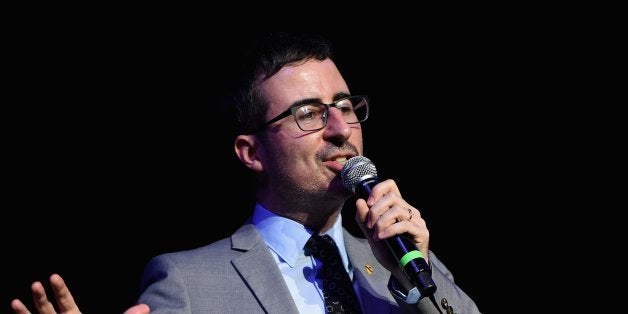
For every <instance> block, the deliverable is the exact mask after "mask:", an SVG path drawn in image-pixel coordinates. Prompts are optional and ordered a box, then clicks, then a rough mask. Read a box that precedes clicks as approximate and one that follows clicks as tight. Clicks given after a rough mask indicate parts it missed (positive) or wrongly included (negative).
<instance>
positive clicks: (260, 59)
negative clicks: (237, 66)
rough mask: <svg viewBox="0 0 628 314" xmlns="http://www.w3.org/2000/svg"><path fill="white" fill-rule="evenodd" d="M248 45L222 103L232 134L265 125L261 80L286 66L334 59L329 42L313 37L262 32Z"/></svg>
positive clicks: (322, 38)
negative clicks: (230, 119)
mask: <svg viewBox="0 0 628 314" xmlns="http://www.w3.org/2000/svg"><path fill="white" fill-rule="evenodd" d="M250 45H251V46H250V47H249V48H248V49H247V50H246V57H245V60H242V63H241V70H240V71H239V72H240V73H239V74H238V75H237V76H238V78H237V80H236V86H234V87H233V88H232V92H231V93H230V96H229V97H227V102H226V103H225V105H226V106H227V107H228V109H229V111H230V112H231V114H232V115H233V117H234V123H235V124H234V127H235V135H239V134H251V133H252V132H253V131H254V130H255V129H256V128H257V127H258V126H259V125H261V124H262V123H264V122H265V121H264V119H265V116H266V111H267V110H268V104H267V102H266V101H265V99H263V97H262V95H261V94H260V92H259V88H258V87H259V83H260V82H261V81H263V80H265V79H267V78H269V77H271V76H273V75H275V74H276V73H277V72H279V70H281V69H282V68H283V67H285V66H286V65H293V64H298V63H302V62H306V61H308V60H313V59H315V60H325V59H328V58H329V59H332V58H333V56H332V47H331V44H330V42H329V41H328V40H327V39H326V38H324V37H322V36H320V35H315V34H308V33H287V32H270V33H264V34H262V35H260V36H258V37H256V39H254V40H252V41H251V42H250Z"/></svg>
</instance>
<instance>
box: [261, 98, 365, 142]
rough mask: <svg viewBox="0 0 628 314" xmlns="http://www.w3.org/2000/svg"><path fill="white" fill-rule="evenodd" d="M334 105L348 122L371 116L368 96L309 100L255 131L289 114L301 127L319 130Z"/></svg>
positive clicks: (309, 130) (362, 120)
mask: <svg viewBox="0 0 628 314" xmlns="http://www.w3.org/2000/svg"><path fill="white" fill-rule="evenodd" d="M330 107H334V108H336V109H338V110H340V112H341V113H342V117H343V118H344V120H345V122H346V123H348V124H354V123H360V122H364V121H366V119H367V118H368V117H369V104H368V98H367V97H366V96H361V95H356V96H349V97H345V98H341V99H338V100H336V101H334V102H333V103H331V104H324V103H317V102H308V103H303V104H299V105H296V106H292V107H290V108H288V110H286V111H284V112H282V113H280V114H279V115H277V116H276V117H274V118H272V119H270V120H269V121H268V122H266V123H264V124H262V125H260V126H259V127H258V128H256V129H255V130H254V131H253V133H257V132H259V131H261V130H263V129H264V128H266V127H267V126H269V125H270V124H271V123H273V122H276V121H279V120H281V119H283V118H285V117H287V116H289V115H292V116H293V117H294V120H295V121H296V122H297V125H298V126H299V129H301V130H303V131H306V132H311V131H318V130H320V129H322V128H324V127H325V126H326V125H327V118H328V117H329V108H330Z"/></svg>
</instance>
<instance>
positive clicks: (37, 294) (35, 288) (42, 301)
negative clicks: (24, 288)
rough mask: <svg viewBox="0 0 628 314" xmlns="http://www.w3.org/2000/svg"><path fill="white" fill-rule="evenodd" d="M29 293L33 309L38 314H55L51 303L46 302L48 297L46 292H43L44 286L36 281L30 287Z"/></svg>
mask: <svg viewBox="0 0 628 314" xmlns="http://www.w3.org/2000/svg"><path fill="white" fill-rule="evenodd" d="M31 292H32V293H33V302H34V304H35V309H37V312H38V313H39V314H55V313H56V311H55V308H54V306H52V303H50V301H48V297H47V296H46V290H44V286H43V285H42V284H41V282H39V281H36V282H34V283H33V284H32V285H31Z"/></svg>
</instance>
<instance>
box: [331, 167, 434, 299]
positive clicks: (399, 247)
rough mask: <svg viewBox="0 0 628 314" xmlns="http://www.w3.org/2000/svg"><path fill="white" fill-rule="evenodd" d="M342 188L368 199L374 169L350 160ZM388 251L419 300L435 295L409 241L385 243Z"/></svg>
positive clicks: (429, 273)
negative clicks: (418, 295)
mask: <svg viewBox="0 0 628 314" xmlns="http://www.w3.org/2000/svg"><path fill="white" fill-rule="evenodd" d="M340 176H341V177H342V184H343V185H344V186H345V188H347V189H348V190H351V191H352V192H353V193H355V194H356V196H358V197H359V198H362V199H365V200H366V199H367V198H368V197H369V195H370V194H371V190H372V188H373V187H374V186H375V185H376V184H377V183H378V181H377V170H376V169H375V165H374V164H373V162H371V161H370V160H369V159H368V158H366V157H364V156H356V157H352V158H349V160H347V162H346V163H345V164H344V166H343V167H342V170H341V171H340ZM385 242H386V244H387V246H388V248H389V249H390V251H391V253H392V254H393V256H394V257H395V260H397V261H399V265H400V266H401V269H402V270H403V273H404V274H405V275H406V276H407V277H408V280H410V282H411V283H412V284H413V285H414V286H416V287H417V289H418V290H419V292H420V293H421V295H422V296H426V297H430V296H432V295H433V294H434V292H436V284H434V281H433V280H432V271H431V270H430V268H429V266H428V265H427V262H425V259H423V254H422V253H421V251H419V249H418V248H417V247H416V245H414V243H413V242H412V241H410V240H409V239H408V238H406V237H403V236H399V235H396V236H394V237H392V238H388V239H386V240H385Z"/></svg>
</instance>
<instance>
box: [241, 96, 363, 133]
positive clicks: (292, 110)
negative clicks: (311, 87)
mask: <svg viewBox="0 0 628 314" xmlns="http://www.w3.org/2000/svg"><path fill="white" fill-rule="evenodd" d="M350 98H362V99H364V106H366V115H365V116H364V119H362V120H358V121H356V122H347V124H355V123H362V122H364V121H366V119H368V117H369V113H370V112H369V99H368V96H366V95H351V96H347V97H342V98H340V99H338V100H336V101H334V102H333V103H331V104H325V103H322V102H307V103H303V104H298V105H296V106H292V107H290V108H288V109H286V111H284V112H282V113H280V114H278V115H276V116H275V117H274V118H272V119H270V120H268V121H266V122H265V123H263V124H262V125H260V126H259V127H257V128H255V129H254V130H253V132H251V134H255V133H257V132H259V131H261V130H263V129H265V128H266V127H268V126H269V125H271V124H272V123H274V122H277V121H279V120H281V119H283V118H285V117H288V116H294V113H295V112H296V111H297V110H298V109H299V108H301V107H303V106H309V105H324V106H325V107H326V113H327V115H325V119H324V120H323V121H324V123H323V126H322V127H320V128H318V129H313V130H303V128H302V127H301V125H300V124H299V122H296V123H297V126H298V127H299V129H301V131H304V132H316V131H318V130H321V129H323V128H324V127H325V126H327V119H328V116H329V108H331V107H334V108H337V106H338V103H339V102H341V101H343V100H347V99H350ZM351 103H353V102H351ZM295 121H296V117H295Z"/></svg>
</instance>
